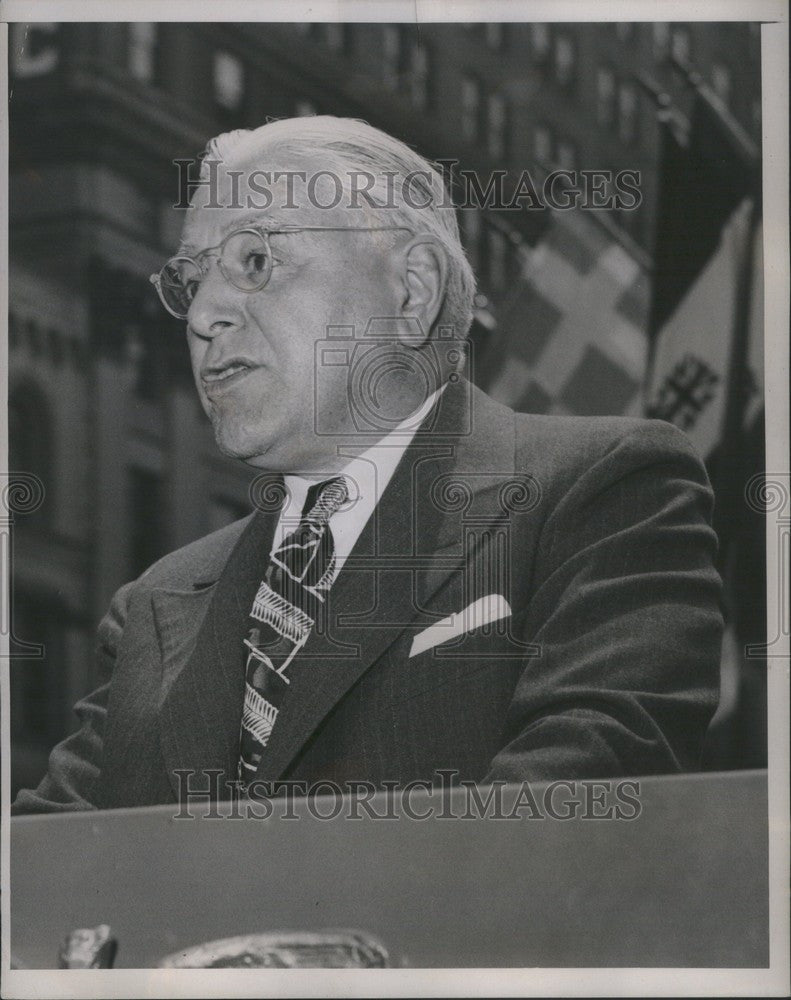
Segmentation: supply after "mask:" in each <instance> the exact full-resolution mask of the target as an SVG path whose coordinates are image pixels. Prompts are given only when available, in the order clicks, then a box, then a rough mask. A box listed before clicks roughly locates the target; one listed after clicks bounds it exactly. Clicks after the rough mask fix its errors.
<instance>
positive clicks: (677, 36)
mask: <svg viewBox="0 0 791 1000" xmlns="http://www.w3.org/2000/svg"><path fill="white" fill-rule="evenodd" d="M670 51H671V52H672V54H673V58H674V59H678V61H679V62H682V63H685V62H689V61H690V59H691V58H692V43H691V40H690V37H689V31H687V29H686V28H674V29H673V39H672V42H671V45H670Z"/></svg>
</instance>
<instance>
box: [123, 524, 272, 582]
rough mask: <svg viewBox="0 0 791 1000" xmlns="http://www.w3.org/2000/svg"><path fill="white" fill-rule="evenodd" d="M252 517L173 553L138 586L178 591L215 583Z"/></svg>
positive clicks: (155, 564)
mask: <svg viewBox="0 0 791 1000" xmlns="http://www.w3.org/2000/svg"><path fill="white" fill-rule="evenodd" d="M252 517H253V515H252V514H248V516H247V517H243V518H241V520H239V521H234V522H233V523H232V524H228V525H226V526H225V527H223V528H219V529H218V530H217V531H213V532H212V533H211V534H209V535H204V536H203V537H202V538H198V539H197V540H196V541H194V542H190V543H189V544H187V545H184V546H182V548H180V549H176V550H175V551H174V552H169V553H168V554H167V555H166V556H163V557H162V558H161V559H159V560H158V561H157V562H155V563H154V564H153V565H151V566H149V568H148V569H147V570H146V571H145V572H144V573H143V574H142V575H141V576H140V577H138V580H137V583H139V584H141V585H145V586H148V587H163V586H164V587H174V588H177V587H179V586H187V587H191V586H192V585H193V584H196V583H213V582H214V581H215V580H216V579H217V578H218V577H219V575H220V572H221V571H222V568H223V566H224V565H225V563H226V561H227V559H228V556H229V555H230V553H231V550H232V549H233V547H234V545H236V543H237V541H238V540H239V538H240V536H241V534H242V532H243V531H244V529H245V528H246V527H247V525H248V524H249V523H250V520H251V519H252Z"/></svg>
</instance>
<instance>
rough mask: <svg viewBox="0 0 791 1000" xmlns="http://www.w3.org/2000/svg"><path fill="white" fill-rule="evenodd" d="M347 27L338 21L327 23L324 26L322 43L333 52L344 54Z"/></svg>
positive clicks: (346, 42) (346, 41) (346, 43)
mask: <svg viewBox="0 0 791 1000" xmlns="http://www.w3.org/2000/svg"><path fill="white" fill-rule="evenodd" d="M346 29H347V25H345V24H341V23H340V22H338V21H328V22H327V23H326V24H325V25H324V41H325V42H326V45H327V48H329V49H332V51H333V52H344V51H346V48H347V45H348V38H347V30H346Z"/></svg>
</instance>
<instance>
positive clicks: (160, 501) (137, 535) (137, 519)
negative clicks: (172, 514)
mask: <svg viewBox="0 0 791 1000" xmlns="http://www.w3.org/2000/svg"><path fill="white" fill-rule="evenodd" d="M129 518H130V524H129V560H130V564H131V565H130V570H131V573H132V575H134V576H138V575H139V574H140V573H142V572H143V570H145V569H148V567H149V566H150V565H151V564H152V563H154V562H156V561H157V559H159V558H160V557H161V556H163V555H164V554H165V552H166V545H165V491H164V489H163V484H162V477H161V476H160V475H159V474H158V473H156V472H152V471H151V470H150V469H140V468H131V469H130V470H129Z"/></svg>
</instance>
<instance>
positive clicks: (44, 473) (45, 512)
mask: <svg viewBox="0 0 791 1000" xmlns="http://www.w3.org/2000/svg"><path fill="white" fill-rule="evenodd" d="M53 432H54V428H53V423H52V415H51V411H50V406H49V401H48V399H47V397H46V395H45V394H44V391H43V390H42V389H41V388H40V387H39V386H38V385H36V384H35V383H34V382H31V381H28V380H25V381H23V382H20V383H18V384H17V385H15V386H14V387H13V389H12V390H11V392H10V393H9V396H8V471H9V472H10V473H12V474H13V473H14V472H29V473H31V474H32V475H34V476H36V477H37V478H38V479H39V480H40V481H41V483H42V485H43V487H44V503H43V504H42V506H41V507H40V508H39V515H40V516H42V517H43V518H44V519H45V520H46V519H47V518H48V517H49V515H50V514H51V513H52V499H53V498H52V495H51V494H52V488H53V485H54V484H55V483H56V481H57V478H56V475H55V469H54V468H53V462H54V460H55V455H54V450H53Z"/></svg>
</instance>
